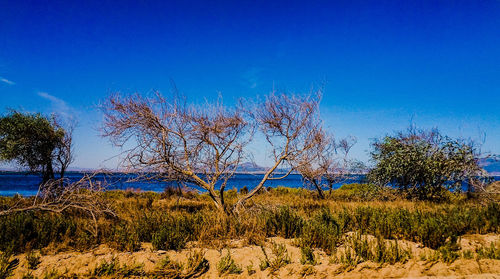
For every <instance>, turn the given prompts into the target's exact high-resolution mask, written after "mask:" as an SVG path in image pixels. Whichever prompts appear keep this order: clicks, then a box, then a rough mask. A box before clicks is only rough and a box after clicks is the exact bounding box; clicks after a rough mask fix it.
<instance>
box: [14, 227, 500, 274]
mask: <svg viewBox="0 0 500 279" xmlns="http://www.w3.org/2000/svg"><path fill="white" fill-rule="evenodd" d="M270 240H273V241H275V242H277V243H285V244H286V246H287V250H288V252H289V253H290V256H291V259H292V263H291V264H288V265H287V266H285V267H283V268H281V269H280V270H279V271H278V272H277V273H276V274H275V275H271V274H269V272H268V271H267V270H265V271H260V269H259V263H260V259H261V258H263V253H262V250H261V248H260V247H259V246H245V247H244V246H243V243H242V242H241V241H234V242H232V243H231V244H230V247H231V248H230V251H231V255H232V257H233V258H234V260H235V262H236V263H237V264H238V265H239V266H241V267H242V269H243V273H242V274H240V275H229V276H226V277H227V278H300V277H302V275H301V270H302V269H303V267H304V266H303V265H302V264H301V263H300V255H301V254H300V249H299V248H297V247H295V246H293V245H292V244H293V241H292V240H286V239H282V238H272V239H268V242H267V243H266V245H267V246H270V243H269V241H270ZM492 241H493V242H497V241H500V235H468V236H464V237H462V239H461V245H462V249H474V248H475V247H477V246H479V245H485V244H486V245H487V244H489V243H490V242H492ZM401 243H402V245H406V246H409V247H411V249H412V252H413V254H414V255H415V256H414V257H413V259H411V260H410V261H408V262H407V263H405V264H402V263H398V264H395V265H388V264H383V265H380V264H377V263H372V262H364V263H361V264H359V265H358V266H357V267H356V268H354V269H353V270H350V271H346V270H345V268H343V267H342V266H341V265H340V264H332V263H330V260H329V259H330V258H329V257H328V256H327V255H326V254H324V253H322V252H319V251H316V252H315V254H316V255H317V256H318V257H319V259H320V264H318V265H316V266H314V267H313V274H311V275H308V276H307V278H333V277H335V278H500V260H475V259H471V260H465V259H460V260H457V261H455V262H453V263H452V264H446V263H443V262H429V261H422V260H420V259H419V257H418V255H419V253H422V252H425V251H426V249H427V248H420V245H418V244H416V243H413V242H408V241H402V242H401ZM203 251H205V257H206V259H207V260H208V261H209V263H210V269H209V271H208V272H207V273H205V274H204V275H203V276H202V277H201V278H219V276H218V274H217V268H216V266H217V262H218V261H219V259H220V257H221V253H222V254H224V255H225V254H226V253H227V250H226V249H224V250H217V249H203ZM188 253H189V249H186V250H183V251H180V252H175V251H152V249H151V244H149V243H143V247H142V249H141V250H140V251H137V252H133V253H130V252H119V251H116V250H113V249H111V248H109V247H107V246H105V245H101V246H99V247H98V248H95V249H93V250H91V251H88V252H83V253H81V252H59V253H57V254H47V255H43V256H42V257H41V264H40V266H39V268H38V269H37V270H35V271H34V272H33V275H35V276H37V277H40V278H42V277H43V274H44V273H45V272H47V271H50V270H54V269H55V270H58V271H59V272H60V273H66V274H72V273H74V274H77V275H79V277H83V278H85V277H87V276H86V274H89V272H90V271H92V270H93V269H94V268H95V267H96V266H97V265H98V264H99V263H101V262H102V261H104V260H107V261H109V260H111V259H112V258H113V257H116V258H117V259H118V260H119V262H120V263H122V264H127V265H132V264H134V263H138V264H143V265H144V270H146V271H151V270H153V269H154V268H155V266H156V265H157V263H158V261H160V260H161V259H162V258H164V257H165V256H166V255H169V257H170V258H171V259H174V260H176V261H182V262H185V261H186V258H187V254H188ZM18 258H19V260H20V265H19V267H18V269H17V270H16V272H15V274H14V278H21V277H22V275H23V274H25V273H26V272H27V271H28V269H27V263H26V259H25V256H24V255H19V256H18ZM249 265H252V266H253V269H254V270H255V271H256V273H255V274H253V275H251V276H249V274H248V272H247V266H249Z"/></svg>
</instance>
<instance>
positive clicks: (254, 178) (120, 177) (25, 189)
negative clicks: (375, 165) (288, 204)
mask: <svg viewBox="0 0 500 279" xmlns="http://www.w3.org/2000/svg"><path fill="white" fill-rule="evenodd" d="M83 175H84V174H83V173H80V172H69V173H67V174H66V178H68V179H69V180H70V181H78V180H79V179H81V178H82V176H83ZM262 176H263V175H262V174H235V175H234V176H233V177H231V179H229V181H228V183H227V186H226V189H233V188H235V189H238V190H239V189H241V188H242V187H244V186H246V187H247V188H249V189H252V188H253V187H255V185H257V184H258V183H259V182H260V180H261V179H262ZM136 178H137V176H136V175H134V174H124V173H111V174H109V173H107V174H97V175H96V176H94V179H95V180H97V181H102V182H105V183H104V185H107V186H106V189H109V190H115V189H120V190H126V189H134V190H142V191H153V192H163V190H164V189H165V187H172V186H177V183H176V182H159V181H144V180H142V181H141V180H139V181H136V180H137V179H136ZM363 179H364V176H363V175H352V176H351V177H350V179H349V180H347V181H345V182H344V183H354V182H361V181H362V180H363ZM40 181H41V177H40V175H36V174H28V173H22V172H3V173H0V196H13V195H15V194H20V195H22V196H32V195H36V193H37V191H38V185H39V184H40ZM190 186H191V187H192V188H194V189H197V188H196V187H194V186H193V185H190ZM265 186H266V187H277V186H286V187H291V188H300V187H307V185H305V184H304V181H303V179H302V176H300V175H298V174H291V175H289V176H288V177H286V178H284V179H280V180H269V181H267V182H266V184H265ZM340 186H341V184H340V183H339V184H335V185H334V188H338V187H340ZM197 190H200V191H202V189H197Z"/></svg>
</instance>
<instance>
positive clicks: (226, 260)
mask: <svg viewBox="0 0 500 279" xmlns="http://www.w3.org/2000/svg"><path fill="white" fill-rule="evenodd" d="M217 271H218V272H219V276H221V275H225V274H240V273H241V272H242V270H241V267H240V266H238V265H236V263H235V262H234V259H233V258H232V257H231V252H230V251H229V249H228V250H227V255H225V256H223V257H222V258H221V259H220V260H219V262H218V263H217Z"/></svg>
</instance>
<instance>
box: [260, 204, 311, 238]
mask: <svg viewBox="0 0 500 279" xmlns="http://www.w3.org/2000/svg"><path fill="white" fill-rule="evenodd" d="M303 224H304V220H303V219H302V217H300V216H298V215H297V214H296V213H295V212H294V211H292V210H291V209H290V208H289V207H280V208H279V209H278V210H276V211H272V212H271V213H270V214H269V215H268V216H267V218H266V235H267V236H281V237H284V238H294V237H298V236H299V235H300V233H301V231H302V226H303Z"/></svg>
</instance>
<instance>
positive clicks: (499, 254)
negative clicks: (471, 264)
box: [476, 242, 500, 260]
mask: <svg viewBox="0 0 500 279" xmlns="http://www.w3.org/2000/svg"><path fill="white" fill-rule="evenodd" d="M476 253H477V257H478V259H494V260H500V248H499V247H496V246H495V244H494V243H493V242H491V244H490V246H489V247H480V248H479V249H477V250H476Z"/></svg>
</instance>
